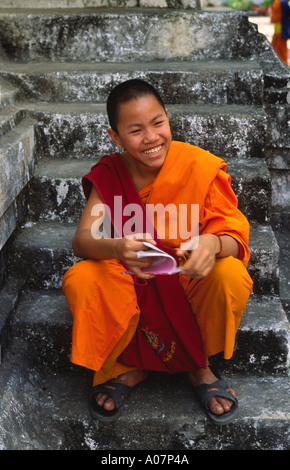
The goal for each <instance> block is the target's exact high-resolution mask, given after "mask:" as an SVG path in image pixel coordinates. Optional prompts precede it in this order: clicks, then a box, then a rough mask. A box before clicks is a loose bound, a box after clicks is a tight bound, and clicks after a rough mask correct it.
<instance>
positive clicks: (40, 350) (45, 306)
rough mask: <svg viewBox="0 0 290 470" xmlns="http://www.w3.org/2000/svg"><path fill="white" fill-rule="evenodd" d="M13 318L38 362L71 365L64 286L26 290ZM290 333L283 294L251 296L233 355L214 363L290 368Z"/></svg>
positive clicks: (243, 368)
mask: <svg viewBox="0 0 290 470" xmlns="http://www.w3.org/2000/svg"><path fill="white" fill-rule="evenodd" d="M14 282H15V281H14ZM13 318H14V321H13V335H14V337H19V338H22V339H23V340H24V341H25V343H26V347H27V351H29V353H30V354H31V356H32V357H35V358H37V359H35V362H37V363H39V366H41V364H42V365H43V367H47V368H49V369H50V370H51V371H52V372H55V371H61V370H65V369H66V368H67V367H68V360H69V357H70V349H71V329H72V316H71V314H70V312H69V309H68V307H67V304H66V300H65V298H64V296H63V295H62V293H61V292H60V291H56V292H55V291H42V292H40V291H38V290H31V289H28V290H26V291H25V292H24V293H23V295H22V297H21V300H20V302H19V303H18V306H17V309H16V313H15V315H14V317H13ZM289 334H290V327H289V323H288V320H287V317H286V314H285V312H284V310H283V308H282V305H281V302H280V300H279V298H278V297H269V296H259V295H251V297H250V300H249V302H248V305H247V308H246V312H245V313H244V315H243V317H242V321H241V324H240V327H239V329H238V332H237V336H236V346H235V351H234V355H233V358H232V359H231V361H224V360H223V359H222V357H221V356H217V357H216V358H215V359H214V360H212V365H213V366H214V367H215V368H218V369H219V370H225V369H227V370H230V371H231V372H232V373H245V374H252V373H254V374H262V373H265V374H268V373H274V374H279V373H280V374H282V373H286V372H287V371H288V368H289V364H288V355H289V344H288V343H289Z"/></svg>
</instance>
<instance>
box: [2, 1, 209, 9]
mask: <svg viewBox="0 0 290 470" xmlns="http://www.w3.org/2000/svg"><path fill="white" fill-rule="evenodd" d="M199 6H200V5H199V0H30V1H29V8H30V9H31V8H36V9H39V8H90V7H94V8H96V7H113V8H116V7H118V8H121V7H124V8H128V7H129V8H130V7H143V8H148V7H154V8H175V9H177V8H193V9H195V8H199ZM1 8H27V1H26V0H1V5H0V9H1Z"/></svg>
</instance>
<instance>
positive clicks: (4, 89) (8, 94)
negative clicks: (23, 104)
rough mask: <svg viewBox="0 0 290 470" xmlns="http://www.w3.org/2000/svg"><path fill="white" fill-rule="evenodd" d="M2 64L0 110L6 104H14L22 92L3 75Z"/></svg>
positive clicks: (0, 67)
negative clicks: (4, 78)
mask: <svg viewBox="0 0 290 470" xmlns="http://www.w3.org/2000/svg"><path fill="white" fill-rule="evenodd" d="M1 70H2V64H1V66H0V110H2V109H4V108H5V107H6V106H10V105H13V104H14V103H16V102H17V101H18V100H19V98H20V92H19V90H18V89H17V88H15V87H14V86H13V85H11V84H10V83H9V82H7V81H6V80H3V78H2V77H1Z"/></svg>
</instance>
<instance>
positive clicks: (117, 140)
mask: <svg viewBox="0 0 290 470" xmlns="http://www.w3.org/2000/svg"><path fill="white" fill-rule="evenodd" d="M108 134H109V136H110V137H111V139H112V141H113V142H114V144H116V145H117V147H119V148H122V147H123V145H122V143H121V140H120V137H119V136H118V134H117V132H115V131H113V129H111V128H110V129H108Z"/></svg>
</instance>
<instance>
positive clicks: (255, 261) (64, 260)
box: [9, 222, 279, 295]
mask: <svg viewBox="0 0 290 470" xmlns="http://www.w3.org/2000/svg"><path fill="white" fill-rule="evenodd" d="M75 230H76V226H75V225H74V224H64V223H60V222H40V223H34V222H27V223H26V224H25V225H24V226H23V227H22V228H21V229H19V231H18V233H17V236H16V237H15V240H14V244H13V249H12V250H11V257H10V260H9V265H10V275H11V276H12V277H15V278H24V279H25V278H26V279H27V283H28V285H29V286H34V287H36V286H37V287H38V288H39V289H42V288H43V289H59V288H60V286H61V281H62V278H63V275H64V273H65V272H66V271H67V269H68V268H69V267H70V266H71V265H72V264H74V263H75V262H77V261H78V259H77V258H76V257H75V256H74V255H73V253H72V248H71V242H72V239H73V236H74V233H75ZM250 248H251V260H250V263H249V272H250V274H251V276H252V278H253V281H254V292H255V293H260V294H267V295H271V294H275V293H277V291H278V275H279V273H278V258H279V248H278V245H277V241H276V238H275V236H274V234H273V231H272V229H271V227H270V226H268V225H259V224H256V223H252V224H251V232H250ZM27 272H29V277H27Z"/></svg>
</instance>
